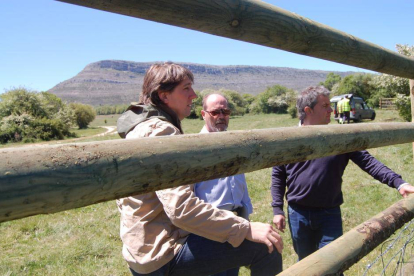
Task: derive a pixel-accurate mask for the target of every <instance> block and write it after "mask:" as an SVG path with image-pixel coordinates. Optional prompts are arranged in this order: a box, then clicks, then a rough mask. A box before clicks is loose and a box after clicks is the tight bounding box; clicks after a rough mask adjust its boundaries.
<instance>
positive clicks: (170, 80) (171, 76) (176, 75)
mask: <svg viewBox="0 0 414 276" xmlns="http://www.w3.org/2000/svg"><path fill="white" fill-rule="evenodd" d="M185 78H188V79H190V80H191V82H194V76H193V73H191V71H190V70H188V69H187V68H184V67H183V66H181V65H178V64H174V63H171V62H166V63H164V64H154V65H152V66H151V67H150V68H149V69H148V71H147V73H146V74H145V77H144V83H143V85H142V92H141V94H140V96H139V102H140V103H141V104H146V105H148V104H151V105H153V106H156V107H159V106H160V105H163V104H164V103H163V102H162V101H161V99H160V98H159V96H158V91H162V92H172V91H173V90H174V88H175V87H176V86H177V85H178V84H180V82H182V81H183V80H184V79H185Z"/></svg>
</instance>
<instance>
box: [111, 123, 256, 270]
mask: <svg viewBox="0 0 414 276" xmlns="http://www.w3.org/2000/svg"><path fill="white" fill-rule="evenodd" d="M177 134H180V132H179V130H178V129H177V128H175V127H174V126H173V125H172V124H170V123H168V122H165V121H162V120H160V119H157V118H154V119H150V120H148V121H145V122H143V123H140V124H139V125H137V126H136V127H135V128H134V129H133V130H132V131H131V132H130V133H129V134H128V135H127V136H126V138H127V139H131V138H139V137H151V136H160V135H177ZM117 204H118V208H119V210H120V212H121V239H122V242H123V244H124V245H123V249H122V254H123V256H124V258H125V260H126V261H127V262H128V265H129V266H130V268H132V269H133V270H135V271H136V272H138V273H143V274H145V273H150V272H153V271H155V270H157V269H159V268H161V267H162V266H163V265H165V264H166V263H168V262H169V261H171V260H172V259H173V258H174V255H175V254H177V253H178V251H179V250H180V249H181V247H182V245H183V244H184V243H185V241H186V239H187V236H188V235H189V233H194V234H196V235H199V236H203V237H205V238H208V239H211V240H214V241H218V242H229V243H230V244H231V245H232V246H234V247H237V246H239V245H240V244H241V243H242V242H243V240H244V239H245V237H246V235H247V232H248V230H249V227H250V226H249V222H248V221H247V220H245V219H243V218H240V217H237V216H235V215H234V214H233V213H232V212H229V211H226V210H219V209H216V208H214V207H212V206H211V205H210V204H207V203H205V202H204V201H202V200H200V199H199V198H198V197H196V196H195V195H194V187H193V185H184V186H180V187H177V188H172V189H165V190H160V191H156V192H151V193H147V194H143V195H138V196H134V197H126V198H122V199H119V200H117Z"/></svg>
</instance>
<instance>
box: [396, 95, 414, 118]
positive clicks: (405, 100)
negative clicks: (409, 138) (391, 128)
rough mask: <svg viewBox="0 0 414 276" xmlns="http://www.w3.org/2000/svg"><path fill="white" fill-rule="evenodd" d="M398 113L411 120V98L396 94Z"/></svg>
mask: <svg viewBox="0 0 414 276" xmlns="http://www.w3.org/2000/svg"><path fill="white" fill-rule="evenodd" d="M395 105H396V106H397V109H398V113H399V114H400V116H401V118H403V119H404V120H405V121H407V122H411V118H412V117H411V98H410V96H405V95H403V94H397V100H396V101H395Z"/></svg>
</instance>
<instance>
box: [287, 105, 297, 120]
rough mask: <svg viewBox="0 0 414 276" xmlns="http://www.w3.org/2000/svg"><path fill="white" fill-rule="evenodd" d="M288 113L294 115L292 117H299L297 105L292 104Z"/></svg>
mask: <svg viewBox="0 0 414 276" xmlns="http://www.w3.org/2000/svg"><path fill="white" fill-rule="evenodd" d="M288 114H289V115H290V117H292V119H295V118H297V117H298V111H297V109H296V106H294V105H291V106H289V108H288Z"/></svg>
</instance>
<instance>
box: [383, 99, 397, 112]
mask: <svg viewBox="0 0 414 276" xmlns="http://www.w3.org/2000/svg"><path fill="white" fill-rule="evenodd" d="M396 100H397V99H396V98H381V99H380V101H379V108H380V109H387V110H396V109H397V106H396V105H395V101H396Z"/></svg>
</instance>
